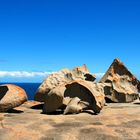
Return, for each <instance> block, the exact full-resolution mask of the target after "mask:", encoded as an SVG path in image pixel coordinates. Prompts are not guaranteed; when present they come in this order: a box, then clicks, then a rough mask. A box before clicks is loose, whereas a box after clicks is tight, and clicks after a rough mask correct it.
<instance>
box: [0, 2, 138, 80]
mask: <svg viewBox="0 0 140 140" xmlns="http://www.w3.org/2000/svg"><path fill="white" fill-rule="evenodd" d="M0 52H1V53H0V71H2V72H5V71H6V72H7V71H8V72H13V71H18V72H22V71H24V72H29V73H31V72H53V71H58V70H60V69H62V68H65V67H67V68H73V67H74V66H77V65H82V64H87V65H88V67H89V69H90V71H91V72H93V73H104V72H106V70H107V69H108V67H109V65H110V64H111V63H112V61H113V59H114V58H119V59H120V60H121V61H123V62H124V63H125V64H126V66H127V67H128V68H129V69H130V70H131V71H132V72H133V73H134V74H135V75H137V76H138V77H139V78H140V55H139V54H140V1H139V0H106V1H105V0H12V1H11V0H0ZM35 76H36V75H35ZM9 77H11V76H3V75H2V74H1V75H0V81H1V80H2V81H10V80H11V81H12V80H13V81H14V80H15V79H14V76H13V77H12V78H9ZM39 77H40V76H37V78H36V79H34V78H33V77H29V78H28V79H27V77H25V78H22V79H20V81H21V80H23V81H27V82H28V81H34V80H35V81H41V80H42V79H41V78H39ZM29 79H30V80H29ZM31 79H32V80H31ZM16 80H17V81H18V80H19V79H17V78H16ZM16 80H15V81H16Z"/></svg>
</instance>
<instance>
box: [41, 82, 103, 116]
mask: <svg viewBox="0 0 140 140" xmlns="http://www.w3.org/2000/svg"><path fill="white" fill-rule="evenodd" d="M76 97H77V98H78V99H79V101H77V104H74V105H73V106H74V107H71V108H73V110H72V109H71V111H70V112H69V111H68V109H67V106H69V105H72V103H73V102H74V101H75V100H73V99H74V98H76ZM77 98H76V99H77ZM70 102H72V103H70ZM78 103H79V104H78ZM104 103H105V100H104V93H103V84H101V83H93V82H90V81H84V80H74V81H72V82H70V83H68V84H63V85H60V86H57V87H56V88H54V89H52V90H51V91H50V92H49V93H48V94H47V95H46V96H45V104H44V108H43V112H44V113H51V112H54V111H56V110H57V109H59V108H63V107H64V109H65V108H66V111H65V112H64V114H67V113H79V112H80V111H81V110H85V109H92V110H93V111H94V112H95V113H99V112H100V111H101V109H102V108H103V106H104Z"/></svg>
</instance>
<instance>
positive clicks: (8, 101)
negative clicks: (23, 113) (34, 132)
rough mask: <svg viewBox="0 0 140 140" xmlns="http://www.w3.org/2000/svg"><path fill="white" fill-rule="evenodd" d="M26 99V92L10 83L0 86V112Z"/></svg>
mask: <svg viewBox="0 0 140 140" xmlns="http://www.w3.org/2000/svg"><path fill="white" fill-rule="evenodd" d="M25 101H27V95H26V92H25V91H24V90H23V89H22V88H20V87H18V86H16V85H12V84H6V85H2V86H0V112H5V111H7V110H9V109H13V108H14V107H17V106H19V105H21V104H22V103H24V102H25Z"/></svg>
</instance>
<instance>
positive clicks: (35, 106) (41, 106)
mask: <svg viewBox="0 0 140 140" xmlns="http://www.w3.org/2000/svg"><path fill="white" fill-rule="evenodd" d="M43 106H44V104H43V103H42V104H38V105H34V106H31V109H35V110H40V109H43Z"/></svg>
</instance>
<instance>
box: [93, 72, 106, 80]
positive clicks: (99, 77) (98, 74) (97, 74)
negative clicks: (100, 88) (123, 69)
mask: <svg viewBox="0 0 140 140" xmlns="http://www.w3.org/2000/svg"><path fill="white" fill-rule="evenodd" d="M94 74H95V75H96V78H97V79H101V78H102V77H103V76H104V74H105V73H94Z"/></svg>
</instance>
